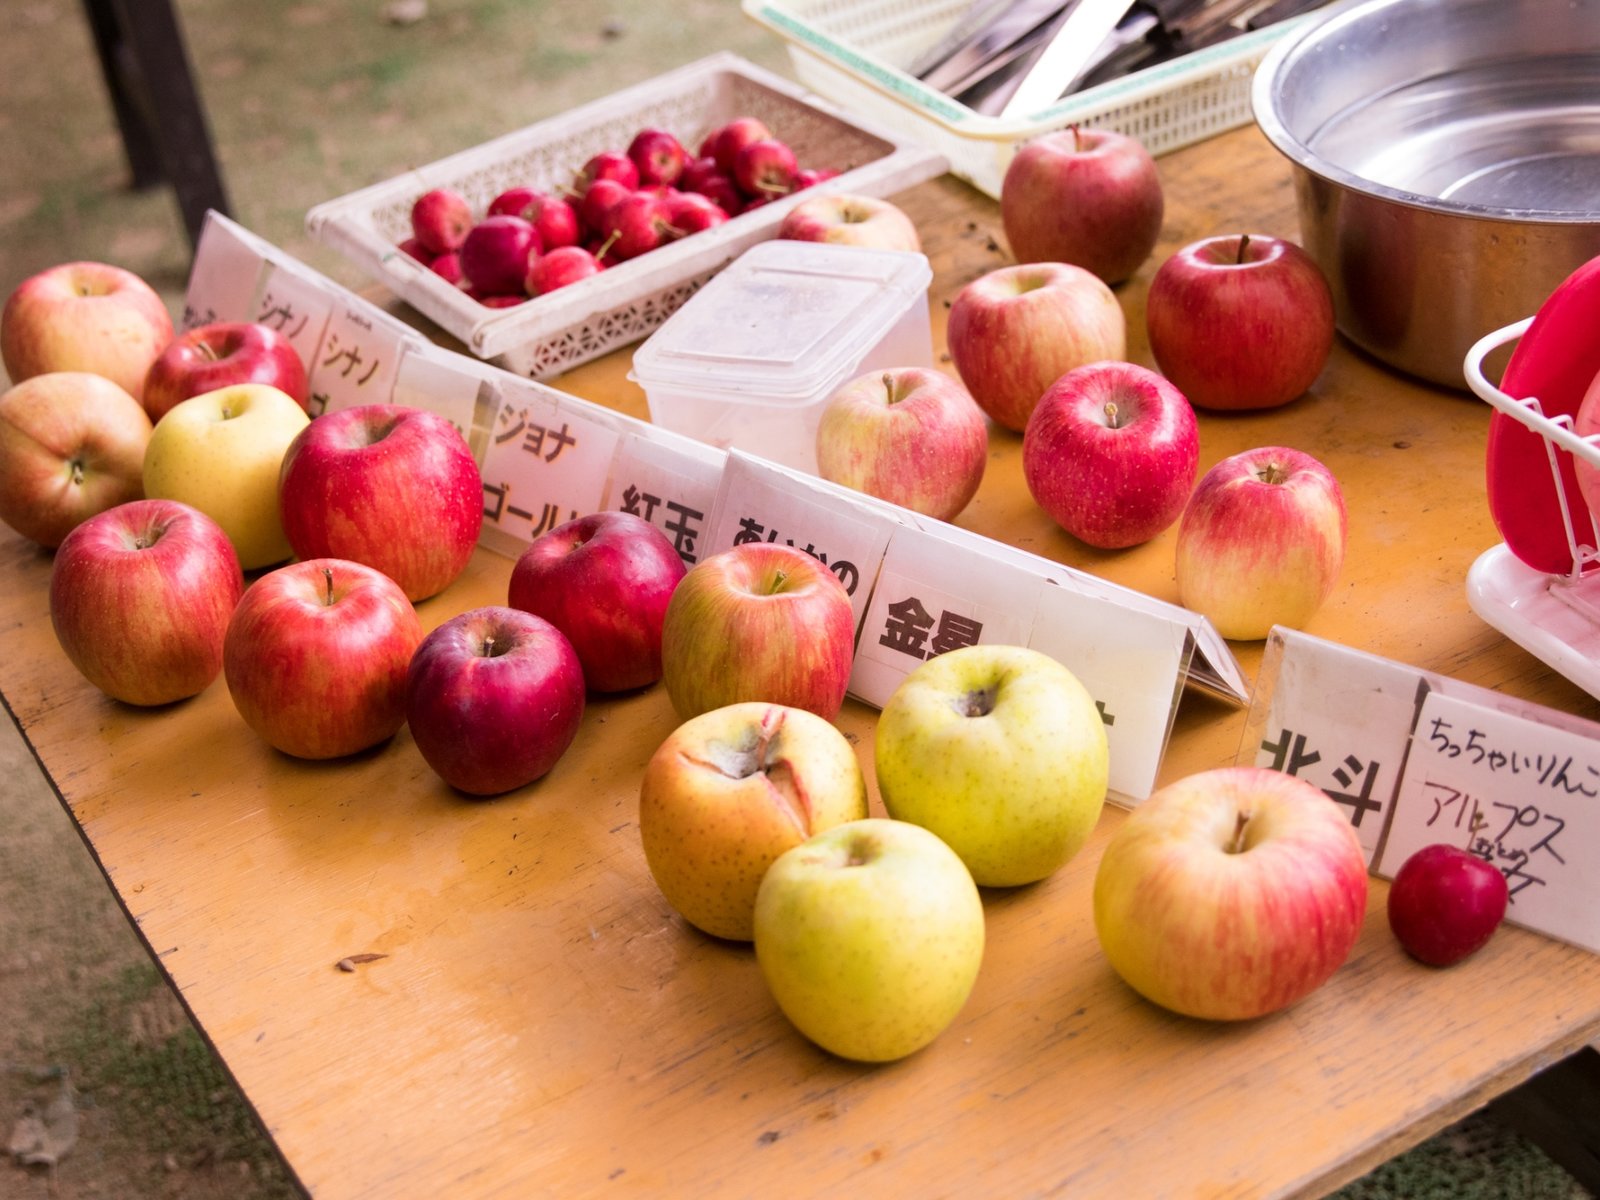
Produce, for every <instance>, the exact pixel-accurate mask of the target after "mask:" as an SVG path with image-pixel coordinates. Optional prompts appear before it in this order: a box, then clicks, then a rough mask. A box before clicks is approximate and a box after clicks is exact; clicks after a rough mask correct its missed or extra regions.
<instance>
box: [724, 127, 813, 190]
mask: <svg viewBox="0 0 1600 1200" xmlns="http://www.w3.org/2000/svg"><path fill="white" fill-rule="evenodd" d="M799 171H800V164H799V163H798V162H796V161H795V156H794V151H793V150H791V149H789V147H788V146H787V145H786V144H784V143H783V142H780V141H778V140H777V139H776V138H764V139H762V140H760V141H755V142H750V143H749V144H748V145H746V146H744V147H742V148H741V149H740V151H739V153H738V154H736V155H735V156H734V159H733V170H732V171H731V172H730V174H731V175H732V176H733V181H734V182H735V183H736V184H738V185H739V190H740V191H741V192H743V193H744V194H745V195H747V196H786V195H788V194H789V193H790V192H792V191H793V190H794V181H795V176H796V175H797V174H799Z"/></svg>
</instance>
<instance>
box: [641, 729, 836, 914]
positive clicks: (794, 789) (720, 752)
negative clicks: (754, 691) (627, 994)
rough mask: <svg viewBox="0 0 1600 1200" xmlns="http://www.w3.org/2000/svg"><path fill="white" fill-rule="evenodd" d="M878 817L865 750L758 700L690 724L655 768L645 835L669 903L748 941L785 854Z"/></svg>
mask: <svg viewBox="0 0 1600 1200" xmlns="http://www.w3.org/2000/svg"><path fill="white" fill-rule="evenodd" d="M866 815H867V785H866V781H865V779H863V777H862V774H861V764H860V763H859V762H858V761H857V759H856V753H855V749H854V747H852V746H851V745H850V743H849V741H848V740H847V739H846V738H845V736H844V734H842V733H840V732H839V730H837V729H836V728H834V726H833V725H831V724H830V723H829V722H827V721H825V720H823V719H822V718H821V717H819V716H817V715H816V714H814V713H809V712H807V711H805V709H802V708H790V707H788V706H787V705H783V704H767V703H764V702H762V701H747V702H745V703H741V704H730V705H726V706H724V707H722V708H715V709H712V710H711V711H710V712H704V713H701V714H700V715H699V716H697V717H691V718H690V719H689V720H687V721H685V722H684V723H683V724H681V725H679V726H678V727H677V728H676V729H674V730H673V731H672V733H671V734H669V735H668V736H667V738H666V740H665V741H663V742H662V743H661V745H660V746H659V747H658V748H657V749H656V752H655V753H654V754H652V755H651V756H650V761H649V762H648V763H647V764H646V765H645V769H644V779H643V781H642V782H641V784H640V786H639V838H640V841H641V842H642V843H643V846H644V857H645V862H646V863H647V864H648V866H649V868H650V874H651V876H652V877H653V878H654V879H655V881H656V886H657V887H659V888H660V889H661V894H662V895H663V896H664V897H666V900H667V903H668V904H670V905H672V907H673V909H674V910H675V911H676V912H677V913H678V914H679V915H680V916H681V917H683V919H684V920H686V921H688V922H689V924H691V925H693V926H694V927H695V928H696V929H699V930H701V931H702V932H703V933H709V934H711V935H712V936H713V937H720V938H728V939H731V940H734V941H746V942H747V941H749V940H750V938H751V937H752V936H753V932H754V925H753V919H754V913H755V904H756V889H757V888H758V887H760V885H761V877H762V876H763V875H764V874H765V873H766V871H767V868H768V867H769V866H770V865H771V864H772V861H773V860H774V859H776V858H777V857H778V856H779V855H780V854H782V853H783V852H784V851H785V850H789V849H792V848H793V847H795V846H798V845H800V843H802V842H804V841H805V840H806V839H807V838H808V837H810V836H811V835H812V834H815V833H818V832H820V831H822V830H824V829H828V828H830V827H832V826H834V825H838V824H839V823H841V822H843V821H854V820H859V819H860V818H862V817H865V816H866Z"/></svg>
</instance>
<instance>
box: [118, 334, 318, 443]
mask: <svg viewBox="0 0 1600 1200" xmlns="http://www.w3.org/2000/svg"><path fill="white" fill-rule="evenodd" d="M236 383H265V384H270V385H271V386H273V387H275V388H277V389H278V390H279V391H281V392H287V393H288V394H289V396H291V397H292V398H293V399H294V400H295V401H296V402H297V403H298V404H299V405H300V407H301V408H304V409H307V410H308V411H309V409H310V406H311V388H310V387H309V386H308V384H307V381H306V365H305V363H304V362H303V361H302V360H301V358H300V352H299V351H298V350H296V349H295V348H294V343H293V342H291V341H290V340H289V339H288V338H287V337H285V336H284V335H283V334H281V333H279V332H278V331H277V330H276V329H274V328H272V326H270V325H262V324H259V323H258V322H255V321H213V322H212V323H211V324H209V325H197V326H196V327H195V328H193V329H191V330H189V331H188V332H186V333H180V334H179V335H178V336H177V337H176V338H174V339H173V340H172V341H171V342H169V343H168V344H167V348H166V349H165V350H163V351H162V352H161V354H160V355H159V356H158V357H157V358H156V360H155V361H154V362H153V363H151V364H150V370H149V372H148V373H147V374H146V375H145V379H144V408H145V411H146V412H147V413H149V414H150V419H151V420H152V421H159V420H160V419H161V418H162V417H163V416H165V415H166V413H167V410H168V409H170V408H171V407H172V406H173V405H175V404H177V403H178V402H179V401H180V400H187V399H188V398H189V397H190V396H198V395H200V394H201V393H202V392H214V391H216V390H217V389H218V388H221V387H229V386H231V385H233V384H236Z"/></svg>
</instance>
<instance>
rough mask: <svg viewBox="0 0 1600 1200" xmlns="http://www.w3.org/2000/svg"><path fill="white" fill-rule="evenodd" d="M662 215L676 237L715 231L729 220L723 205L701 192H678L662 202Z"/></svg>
mask: <svg viewBox="0 0 1600 1200" xmlns="http://www.w3.org/2000/svg"><path fill="white" fill-rule="evenodd" d="M661 215H662V217H663V218H664V219H665V220H666V222H667V224H668V225H669V226H671V227H672V229H673V231H674V236H676V237H688V236H689V235H690V234H691V233H701V232H703V231H705V230H707V229H714V228H716V227H717V226H718V225H721V224H722V223H723V222H725V221H726V220H727V219H728V213H727V211H726V210H725V209H723V207H722V206H721V205H719V204H718V203H717V202H716V201H715V200H713V199H712V198H711V197H710V196H707V195H703V194H702V193H700V192H676V193H674V194H673V195H671V196H668V197H666V198H665V200H663V201H662V211H661Z"/></svg>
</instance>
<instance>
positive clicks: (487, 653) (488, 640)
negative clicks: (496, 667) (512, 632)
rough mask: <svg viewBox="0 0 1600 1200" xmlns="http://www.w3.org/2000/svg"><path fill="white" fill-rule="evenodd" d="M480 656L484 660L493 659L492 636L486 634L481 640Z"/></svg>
mask: <svg viewBox="0 0 1600 1200" xmlns="http://www.w3.org/2000/svg"><path fill="white" fill-rule="evenodd" d="M482 654H483V657H484V658H493V657H494V634H492V633H491V634H488V635H486V636H485V637H484V639H483V650H482Z"/></svg>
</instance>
